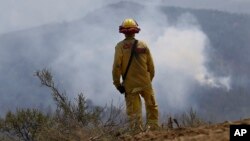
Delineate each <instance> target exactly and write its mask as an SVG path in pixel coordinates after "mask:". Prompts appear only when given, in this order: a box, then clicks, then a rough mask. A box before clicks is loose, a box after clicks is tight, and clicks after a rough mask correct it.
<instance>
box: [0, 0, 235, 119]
mask: <svg viewBox="0 0 250 141" xmlns="http://www.w3.org/2000/svg"><path fill="white" fill-rule="evenodd" d="M53 2H54V1H53ZM55 3H56V2H55ZM76 3H78V4H79V7H81V6H83V5H84V7H86V6H88V5H93V3H87V2H84V3H81V2H80V1H76ZM108 3H113V1H111V0H110V1H109V2H108ZM55 5H56V4H55ZM103 5H105V6H103ZM102 6H103V7H102ZM58 7H60V6H58ZM62 7H67V5H66V4H65V5H62ZM98 7H101V8H98ZM49 8H50V7H49ZM68 8H69V9H74V5H69V7H68ZM52 9H53V8H52ZM62 9H64V10H65V8H62ZM66 9H67V8H66ZM93 9H95V10H93ZM29 10H32V9H29ZM84 10H86V12H83V14H79V11H76V12H75V13H77V14H78V15H75V17H71V16H70V15H71V14H69V15H68V16H69V18H68V20H72V19H74V20H72V21H71V22H60V23H57V24H56V23H54V24H47V25H43V26H40V27H37V28H31V29H29V30H23V31H19V32H12V33H8V34H3V35H2V36H0V66H1V67H0V74H1V78H0V80H1V82H2V84H1V86H0V95H1V100H0V101H1V102H0V107H1V109H0V113H5V112H6V111H7V110H9V109H11V110H14V109H15V108H16V107H31V106H32V107H41V105H42V107H45V108H46V107H47V106H48V105H53V102H52V98H51V96H50V94H49V91H48V90H47V89H46V88H41V87H39V86H40V84H39V82H38V80H37V79H36V78H34V77H33V76H32V75H33V73H34V72H35V71H36V70H38V69H42V68H49V69H50V70H51V71H52V73H53V74H54V76H55V79H56V82H58V86H59V87H60V88H63V90H65V91H66V92H67V94H68V95H69V97H70V98H72V99H73V98H74V97H75V96H76V95H77V94H78V93H80V92H83V93H84V95H85V96H86V97H87V98H88V99H90V100H92V101H93V102H94V103H95V104H97V105H105V104H107V103H109V102H111V101H112V100H113V101H114V102H115V103H119V102H121V101H123V96H122V95H119V94H118V92H117V91H116V89H115V88H114V86H113V84H112V76H111V72H112V64H113V55H114V47H115V45H116V43H117V42H118V41H120V40H122V39H123V38H124V37H123V35H122V34H119V33H118V26H119V25H120V24H121V22H122V21H123V20H124V19H125V18H128V17H130V18H135V19H136V20H137V22H138V24H139V26H140V28H141V29H142V30H141V32H140V33H139V34H138V35H137V36H136V37H137V38H138V39H140V40H144V41H145V42H146V43H147V44H148V45H149V48H150V49H151V52H152V55H153V59H154V62H155V68H156V76H155V79H154V81H153V85H154V88H155V92H156V97H157V100H158V102H159V108H160V111H161V113H177V112H182V111H186V110H187V109H189V108H190V107H194V108H196V109H197V110H199V111H202V110H203V109H202V108H201V106H200V105H201V103H202V102H203V99H202V98H204V99H207V97H209V96H208V95H206V94H204V95H200V97H202V98H200V97H197V94H200V93H202V92H203V90H204V91H205V90H206V93H209V92H211V90H212V91H218V92H223V93H227V92H229V91H230V90H231V89H232V76H231V75H230V73H224V72H222V73H221V74H218V73H215V71H213V69H211V68H210V67H209V66H208V64H209V63H213V61H214V60H211V58H210V55H211V54H209V53H210V52H208V50H211V48H212V46H211V41H210V39H209V37H208V35H207V33H205V32H204V31H203V29H202V28H201V24H200V23H199V21H198V20H197V18H196V16H195V15H193V14H191V13H189V12H184V13H182V14H181V15H179V16H177V17H176V20H175V21H172V20H171V19H170V18H169V15H168V14H165V13H163V12H162V11H161V10H160V9H159V8H158V7H156V6H150V5H141V4H138V3H133V2H120V3H114V4H111V5H108V4H107V5H106V4H104V3H99V4H98V5H95V6H93V7H90V8H89V9H88V8H87V9H84ZM89 10H90V11H91V10H92V12H87V11H89ZM58 13H60V8H59V12H58ZM73 13H74V12H73ZM52 15H53V14H52ZM54 16H55V17H56V16H57V15H56V14H55V15H54ZM18 17H19V15H18ZM52 17H53V16H52ZM66 17H67V15H66ZM80 17H83V18H80ZM58 18H59V17H58ZM77 18H79V19H78V20H75V19H77ZM14 19H15V20H17V19H16V18H15V17H14ZM66 19H67V18H66ZM44 20H45V21H44V22H42V23H47V22H51V21H52V22H54V21H58V20H54V19H53V18H52V19H51V20H50V19H44ZM60 20H61V19H60ZM60 20H59V21H60ZM25 22H30V23H34V22H32V21H25V20H24V23H23V25H24V26H26V25H27V27H28V26H33V25H36V24H32V25H28V24H27V23H25ZM14 27H15V26H13V29H11V28H10V31H12V30H15V29H14ZM2 32H4V30H2ZM196 90H197V93H194V91H196ZM199 92H200V93H199ZM193 97H197V99H194V98H193ZM199 98H200V99H199ZM213 98H215V97H213ZM211 99H212V98H211ZM13 101H15V103H13ZM10 103H12V104H10ZM207 107H209V106H207ZM207 107H203V108H204V109H205V108H207ZM207 109H208V108H207ZM199 111H198V112H199ZM203 111H204V110H203ZM204 114H207V113H206V112H205V113H204ZM222 117H223V116H222Z"/></svg>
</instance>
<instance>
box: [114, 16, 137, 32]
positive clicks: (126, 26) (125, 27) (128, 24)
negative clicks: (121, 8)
mask: <svg viewBox="0 0 250 141" xmlns="http://www.w3.org/2000/svg"><path fill="white" fill-rule="evenodd" d="M139 31H140V28H139V27H138V24H137V22H136V21H135V20H134V19H131V18H128V19H125V20H124V21H123V22H122V24H121V25H120V27H119V32H120V33H124V34H133V33H139Z"/></svg>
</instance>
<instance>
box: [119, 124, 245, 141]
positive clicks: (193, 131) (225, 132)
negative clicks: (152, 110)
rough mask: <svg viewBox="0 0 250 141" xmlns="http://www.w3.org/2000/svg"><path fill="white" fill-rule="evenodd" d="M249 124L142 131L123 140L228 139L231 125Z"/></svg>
mask: <svg viewBox="0 0 250 141" xmlns="http://www.w3.org/2000/svg"><path fill="white" fill-rule="evenodd" d="M232 124H233V125H240V124H248V125H250V119H244V120H240V121H234V122H229V121H226V122H224V123H219V124H213V125H206V126H200V127H196V128H176V129H173V130H168V131H154V132H147V133H140V134H138V135H135V136H122V137H121V138H120V139H121V140H130V141H149V140H151V141H152V140H153V141H163V140H164V141H202V140H204V141H228V140H229V126H230V125H232Z"/></svg>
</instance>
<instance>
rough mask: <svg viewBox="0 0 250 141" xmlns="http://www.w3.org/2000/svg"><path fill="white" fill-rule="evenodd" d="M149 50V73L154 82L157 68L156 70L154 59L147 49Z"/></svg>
mask: <svg viewBox="0 0 250 141" xmlns="http://www.w3.org/2000/svg"><path fill="white" fill-rule="evenodd" d="M147 50H148V51H147V52H148V59H147V65H148V72H149V73H150V78H151V81H152V80H153V78H154V75H155V68H154V62H153V58H152V55H151V53H150V50H149V48H147Z"/></svg>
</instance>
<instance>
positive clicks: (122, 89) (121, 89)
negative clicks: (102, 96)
mask: <svg viewBox="0 0 250 141" xmlns="http://www.w3.org/2000/svg"><path fill="white" fill-rule="evenodd" d="M117 90H118V91H119V92H120V93H121V94H123V93H125V88H124V86H118V87H117Z"/></svg>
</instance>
